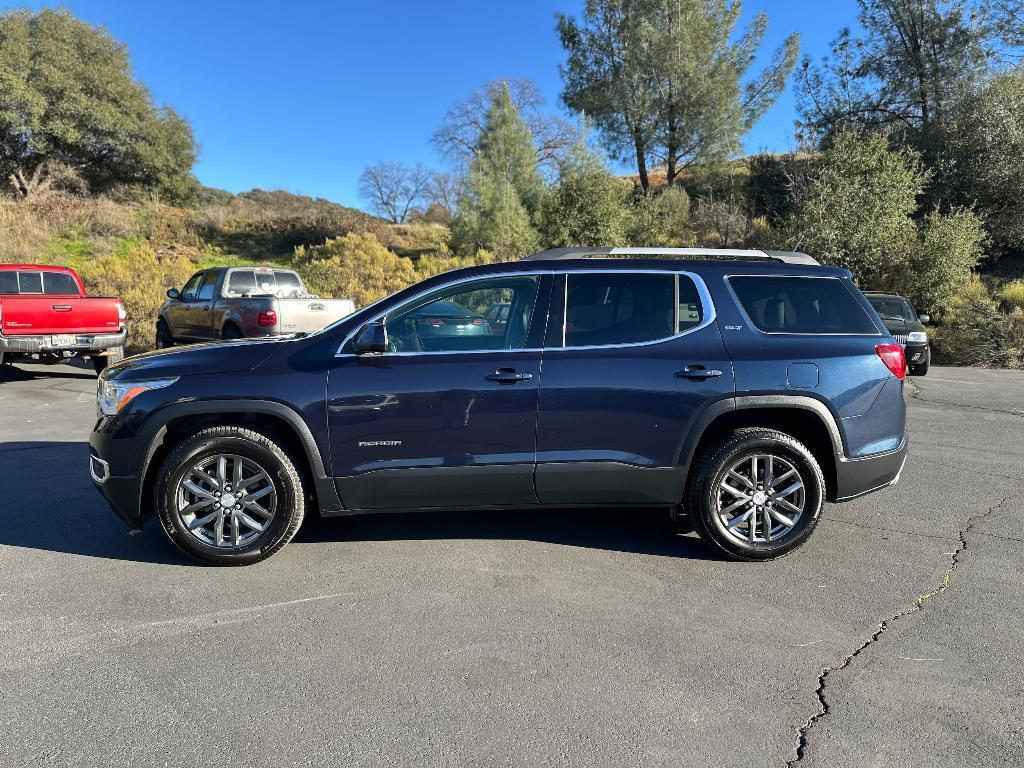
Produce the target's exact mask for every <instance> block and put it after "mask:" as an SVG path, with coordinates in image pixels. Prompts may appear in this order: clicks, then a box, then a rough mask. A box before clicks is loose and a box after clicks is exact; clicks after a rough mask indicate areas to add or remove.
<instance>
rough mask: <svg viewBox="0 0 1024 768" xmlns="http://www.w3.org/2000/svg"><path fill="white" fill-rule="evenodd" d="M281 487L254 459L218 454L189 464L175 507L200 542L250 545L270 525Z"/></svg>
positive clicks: (216, 545) (190, 531) (188, 529)
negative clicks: (276, 487) (277, 489)
mask: <svg viewBox="0 0 1024 768" xmlns="http://www.w3.org/2000/svg"><path fill="white" fill-rule="evenodd" d="M276 508H277V491H276V489H275V487H274V483H273V481H272V480H271V479H270V475H269V474H268V473H267V471H266V470H265V469H263V467H261V466H260V465H259V464H257V463H256V462H255V461H253V460H252V459H248V458H245V457H243V456H237V455H233V454H216V455H213V456H207V457H206V458H203V459H200V460H199V461H198V462H196V463H195V464H193V465H192V466H191V467H189V468H188V469H187V470H186V471H185V473H184V474H183V475H182V477H181V480H180V481H179V482H178V487H177V490H176V493H175V512H176V513H177V515H178V518H179V519H180V520H181V523H182V525H183V526H184V527H185V530H187V531H188V532H189V533H191V534H192V535H193V536H195V537H196V538H197V539H199V540H200V541H202V542H204V543H206V544H209V545H211V546H214V547H218V548H222V549H237V548H239V547H246V546H248V545H250V544H252V543H253V542H255V541H256V540H257V539H259V538H260V537H261V536H262V535H263V534H264V533H266V531H267V530H268V529H269V527H270V523H271V521H272V520H273V518H274V513H275V511H276Z"/></svg>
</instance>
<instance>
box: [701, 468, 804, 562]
mask: <svg viewBox="0 0 1024 768" xmlns="http://www.w3.org/2000/svg"><path fill="white" fill-rule="evenodd" d="M806 503H807V490H806V488H805V486H804V481H803V478H802V477H801V476H800V472H799V471H798V470H797V468H796V466H795V465H794V464H793V463H792V462H791V461H789V460H787V459H784V458H782V457H781V456H776V455H773V454H770V453H757V454H754V455H749V456H745V457H744V458H742V459H740V460H739V461H737V462H735V463H734V464H732V466H730V467H729V469H728V470H726V472H725V473H724V475H723V476H722V478H721V480H719V482H718V487H717V488H716V489H715V504H716V507H715V509H716V512H717V515H718V520H719V521H720V523H721V525H722V527H723V529H724V530H725V532H726V533H728V534H729V536H731V537H733V538H735V539H736V540H738V541H739V542H742V543H743V544H744V545H745V546H747V547H765V546H776V545H778V544H779V543H780V542H781V541H783V540H784V539H786V538H788V537H789V536H791V535H792V534H793V531H794V530H795V529H796V526H797V523H798V522H799V520H800V518H801V517H802V516H803V514H804V508H805V506H806Z"/></svg>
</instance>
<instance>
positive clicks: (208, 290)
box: [196, 272, 217, 301]
mask: <svg viewBox="0 0 1024 768" xmlns="http://www.w3.org/2000/svg"><path fill="white" fill-rule="evenodd" d="M216 284H217V273H216V272H207V273H206V277H204V278H203V284H202V285H201V286H199V293H198V294H196V300H197V301H209V300H210V299H212V298H213V288H214V286H215V285H216Z"/></svg>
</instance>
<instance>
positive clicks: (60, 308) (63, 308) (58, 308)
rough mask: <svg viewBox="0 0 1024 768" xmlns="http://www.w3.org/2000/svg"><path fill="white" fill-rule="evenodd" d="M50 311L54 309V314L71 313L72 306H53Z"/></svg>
mask: <svg viewBox="0 0 1024 768" xmlns="http://www.w3.org/2000/svg"><path fill="white" fill-rule="evenodd" d="M50 309H52V310H53V311H54V312H70V311H71V305H70V304H51V305H50Z"/></svg>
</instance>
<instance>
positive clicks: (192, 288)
mask: <svg viewBox="0 0 1024 768" xmlns="http://www.w3.org/2000/svg"><path fill="white" fill-rule="evenodd" d="M203 274H205V273H203V272H198V273H196V274H194V275H192V277H190V278H189V279H188V282H187V283H185V287H184V288H182V289H181V298H182V299H183V300H185V301H192V300H193V299H194V298H195V297H196V289H197V288H198V287H199V281H200V280H202V279H203Z"/></svg>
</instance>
